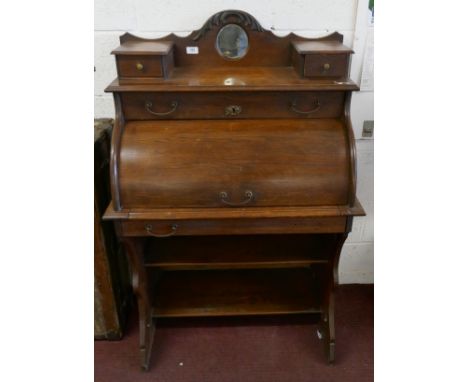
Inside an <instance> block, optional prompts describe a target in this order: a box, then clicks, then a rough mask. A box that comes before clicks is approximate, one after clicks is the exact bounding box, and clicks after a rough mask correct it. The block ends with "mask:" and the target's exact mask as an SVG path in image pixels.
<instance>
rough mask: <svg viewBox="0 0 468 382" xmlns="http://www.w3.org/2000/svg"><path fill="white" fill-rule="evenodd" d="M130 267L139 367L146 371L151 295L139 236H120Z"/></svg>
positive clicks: (151, 332) (150, 340) (150, 338)
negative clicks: (137, 324) (136, 312)
mask: <svg viewBox="0 0 468 382" xmlns="http://www.w3.org/2000/svg"><path fill="white" fill-rule="evenodd" d="M122 242H123V244H124V245H125V249H126V252H127V256H128V259H129V261H130V264H131V269H132V287H133V291H134V293H135V295H136V297H137V301H138V323H139V335H140V359H141V361H140V362H141V368H142V370H144V371H148V369H149V362H150V357H151V348H152V346H153V338H154V329H155V327H154V322H153V319H152V316H151V296H150V290H149V285H148V281H147V276H146V270H145V267H144V259H143V243H142V239H141V238H129V237H124V238H122Z"/></svg>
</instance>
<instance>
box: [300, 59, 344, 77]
mask: <svg viewBox="0 0 468 382" xmlns="http://www.w3.org/2000/svg"><path fill="white" fill-rule="evenodd" d="M348 62H349V55H348V54H306V55H305V62H304V77H346V76H347V75H348Z"/></svg>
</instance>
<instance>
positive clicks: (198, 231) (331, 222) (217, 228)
mask: <svg viewBox="0 0 468 382" xmlns="http://www.w3.org/2000/svg"><path fill="white" fill-rule="evenodd" d="M121 228H122V235H123V236H153V237H168V236H185V235H190V236H191V235H226V234H229V235H253V234H277V233H284V232H285V230H286V231H287V232H288V233H339V232H344V231H345V230H346V217H321V218H294V219H292V218H283V219H222V220H182V221H179V220H177V221H176V220H134V221H123V222H121Z"/></svg>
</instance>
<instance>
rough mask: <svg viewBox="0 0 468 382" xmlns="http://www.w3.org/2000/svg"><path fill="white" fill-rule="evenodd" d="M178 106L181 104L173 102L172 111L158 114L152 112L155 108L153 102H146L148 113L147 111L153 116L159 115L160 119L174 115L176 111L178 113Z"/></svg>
mask: <svg viewBox="0 0 468 382" xmlns="http://www.w3.org/2000/svg"><path fill="white" fill-rule="evenodd" d="M178 105H179V104H178V102H177V101H172V102H171V107H172V109H171V110H169V111H166V112H162V113H157V112H155V111H153V110H151V108H152V107H153V102H151V101H146V102H145V109H146V111H147V112H148V113H151V114H153V115H157V116H158V117H163V116H165V115H169V114H171V113H173V112H174V111H176V109H177V106H178Z"/></svg>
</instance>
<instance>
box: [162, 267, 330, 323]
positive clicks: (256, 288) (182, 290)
mask: <svg viewBox="0 0 468 382" xmlns="http://www.w3.org/2000/svg"><path fill="white" fill-rule="evenodd" d="M319 285H320V283H319V282H318V274H317V272H316V271H315V270H314V269H312V268H291V269H255V270H252V269H250V270H202V271H200V270H198V271H163V272H161V275H160V277H159V280H158V282H157V284H156V286H155V291H154V292H155V293H154V303H153V316H155V317H196V316H242V315H267V314H297V313H317V312H320V300H321V295H322V292H321V291H320V289H319Z"/></svg>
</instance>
